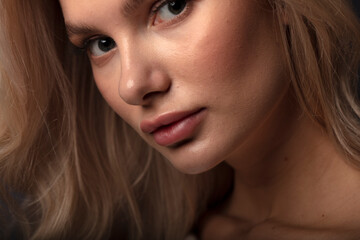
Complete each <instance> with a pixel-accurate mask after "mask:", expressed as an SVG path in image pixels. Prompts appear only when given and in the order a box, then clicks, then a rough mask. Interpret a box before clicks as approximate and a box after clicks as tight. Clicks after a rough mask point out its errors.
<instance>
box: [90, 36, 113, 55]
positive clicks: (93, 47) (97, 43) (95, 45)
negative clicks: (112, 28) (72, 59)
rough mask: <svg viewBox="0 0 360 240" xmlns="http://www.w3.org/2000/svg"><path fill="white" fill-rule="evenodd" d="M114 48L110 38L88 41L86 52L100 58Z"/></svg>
mask: <svg viewBox="0 0 360 240" xmlns="http://www.w3.org/2000/svg"><path fill="white" fill-rule="evenodd" d="M115 47H116V43H115V41H114V40H113V39H112V38H110V37H103V38H97V39H93V40H90V42H89V43H88V50H89V52H90V54H91V55H93V56H95V57H100V56H102V55H104V54H106V53H107V52H109V51H111V50H112V49H113V48H115Z"/></svg>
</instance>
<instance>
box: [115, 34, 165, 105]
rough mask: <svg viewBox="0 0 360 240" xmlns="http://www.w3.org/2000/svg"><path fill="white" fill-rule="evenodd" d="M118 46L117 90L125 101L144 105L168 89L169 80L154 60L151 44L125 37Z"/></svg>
mask: <svg viewBox="0 0 360 240" xmlns="http://www.w3.org/2000/svg"><path fill="white" fill-rule="evenodd" d="M118 47H119V46H118ZM119 48H120V55H121V76H120V82H119V89H118V91H119V95H120V97H121V98H122V99H123V100H124V101H125V102H126V103H128V104H130V105H146V104H149V102H151V99H153V98H155V97H156V96H161V95H163V94H165V93H166V92H167V91H168V90H169V89H170V85H171V81H170V79H169V77H168V75H167V74H166V72H165V71H164V70H161V68H160V66H159V64H158V61H156V60H155V59H156V57H155V56H156V54H153V52H152V49H151V45H150V46H148V45H146V44H145V46H144V45H142V44H139V42H137V44H136V43H135V42H134V41H130V39H126V40H125V41H123V43H122V45H121V46H120V47H119Z"/></svg>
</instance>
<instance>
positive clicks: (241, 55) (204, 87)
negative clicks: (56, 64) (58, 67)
mask: <svg viewBox="0 0 360 240" xmlns="http://www.w3.org/2000/svg"><path fill="white" fill-rule="evenodd" d="M99 2H102V3H103V2H104V1H95V0H93V1H90V2H89V1H85V0H78V1H76V2H74V1H70V0H62V1H61V4H62V7H63V11H64V15H65V19H66V20H67V21H72V22H76V21H80V22H83V21H86V23H88V24H92V25H95V26H97V27H98V28H99V29H103V31H104V32H105V33H107V34H108V35H109V36H110V37H112V38H113V39H114V41H115V42H116V44H117V49H116V51H114V53H113V54H112V56H111V58H110V59H107V60H106V63H105V64H101V65H100V66H98V65H97V64H94V62H93V73H94V77H95V80H96V84H97V86H98V88H99V89H100V91H101V93H102V95H103V96H104V98H105V99H106V100H107V102H108V103H109V104H110V106H112V108H113V109H114V110H115V111H116V112H117V113H118V114H119V115H120V116H122V117H123V118H124V119H125V120H126V121H127V122H128V123H129V124H130V125H131V126H133V127H134V128H135V130H137V131H138V132H139V134H140V135H141V136H142V137H143V138H144V139H145V140H146V141H147V142H148V143H149V144H150V145H152V146H153V147H155V148H156V149H157V150H158V151H160V152H161V153H162V154H163V155H165V156H166V157H167V158H168V159H169V160H170V161H171V163H172V164H173V165H174V166H175V167H177V168H178V169H180V170H181V171H183V172H187V173H199V172H203V171H206V170H208V169H210V168H212V167H213V166H215V165H217V164H218V163H220V162H221V161H224V160H226V159H228V158H231V157H233V158H234V157H235V156H232V153H233V151H234V150H235V149H236V148H237V147H238V146H239V145H241V144H242V143H243V142H244V141H246V139H247V137H248V135H249V134H250V133H251V132H252V131H253V130H254V129H255V128H256V127H257V126H259V125H260V124H261V123H262V121H264V119H265V118H266V116H267V114H268V113H269V112H270V111H271V110H272V109H273V108H274V106H275V104H276V103H277V102H278V101H279V99H280V98H281V97H282V95H283V93H284V91H286V89H287V86H288V83H287V79H286V78H284V74H283V65H284V64H283V60H282V55H281V49H280V48H279V45H280V44H279V43H278V42H277V41H276V36H275V30H274V27H273V26H272V23H273V16H272V14H271V12H270V11H268V10H267V11H266V10H264V6H262V7H259V6H258V3H256V2H257V1H238V0H225V1H217V0H200V1H194V4H193V5H192V7H191V11H190V13H189V14H188V16H186V17H184V19H183V20H181V21H180V22H178V23H175V24H173V25H171V26H167V27H162V26H161V24H159V25H157V26H156V27H149V28H146V26H144V24H143V23H139V22H140V21H139V22H137V21H135V22H134V21H133V22H131V20H127V19H124V18H123V17H122V16H121V15H120V14H119V13H116V12H114V10H113V9H118V6H119V4H120V3H121V2H122V1H115V0H106V4H99ZM93 9H96V11H93ZM112 14H115V15H113V16H112V17H110V16H111V15H112ZM149 92H156V94H152V97H151V98H150V99H147V100H148V102H147V103H146V104H147V106H146V108H145V107H144V104H145V103H144V102H141V100H139V99H141V97H142V96H143V95H144V94H146V93H149ZM196 108H206V109H207V116H206V118H205V120H204V121H203V123H202V124H201V126H199V129H198V131H196V132H195V133H194V134H193V136H192V141H190V142H189V143H188V144H186V145H183V146H181V147H179V148H168V147H162V146H159V145H157V144H156V143H155V142H154V140H153V138H152V136H151V135H146V134H144V133H142V132H141V130H140V129H139V125H140V123H141V121H142V120H144V119H148V118H150V117H154V116H157V115H159V114H161V113H164V112H171V111H185V110H193V109H196ZM224 126H226V127H224Z"/></svg>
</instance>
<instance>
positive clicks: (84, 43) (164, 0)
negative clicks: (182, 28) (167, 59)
mask: <svg viewBox="0 0 360 240" xmlns="http://www.w3.org/2000/svg"><path fill="white" fill-rule="evenodd" d="M193 1H194V0H187V1H186V7H185V9H184V10H183V12H182V13H181V14H179V15H178V16H177V17H175V18H173V19H172V20H170V21H169V22H168V23H164V24H169V25H170V24H171V23H173V22H175V21H177V20H179V18H182V17H185V16H186V15H188V12H189V10H190V7H191V6H190V5H191V3H192V2H193ZM170 2H172V0H159V1H157V2H155V3H154V4H153V6H152V7H151V10H150V17H149V18H150V19H151V22H152V23H153V22H154V17H155V16H156V14H157V13H158V12H159V11H160V9H161V8H162V7H164V6H165V5H166V4H170ZM105 37H107V36H105V35H96V36H91V37H88V38H84V39H82V40H81V42H80V46H76V45H75V48H76V50H77V51H76V52H78V51H80V52H87V51H88V49H89V46H90V44H91V43H92V41H96V40H98V39H101V38H105Z"/></svg>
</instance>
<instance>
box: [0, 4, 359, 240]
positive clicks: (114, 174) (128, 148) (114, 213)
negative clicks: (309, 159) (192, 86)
mask: <svg viewBox="0 0 360 240" xmlns="http://www.w3.org/2000/svg"><path fill="white" fill-rule="evenodd" d="M269 2H270V4H271V5H272V10H273V11H274V16H275V17H274V21H275V22H276V23H277V24H278V26H279V28H280V29H281V31H280V32H281V38H282V42H283V46H284V52H285V54H286V56H287V58H288V69H289V72H290V74H291V77H292V86H293V89H294V91H295V92H296V94H297V98H298V101H299V104H300V106H301V107H302V108H303V109H304V111H305V112H306V113H308V114H309V115H310V116H311V117H312V119H314V120H315V121H317V122H319V123H320V124H321V125H322V126H323V127H324V128H325V129H326V130H327V132H328V133H329V135H330V136H332V137H333V138H334V139H335V140H336V141H337V143H338V146H339V147H340V148H341V149H342V150H343V151H344V153H346V155H347V156H349V159H351V160H352V161H354V162H357V163H358V162H359V161H360V152H359V151H360V136H359V129H360V109H359V98H357V94H358V93H357V84H358V82H357V68H358V66H359V63H360V57H359V53H360V43H359V41H360V28H359V21H358V19H357V18H356V16H355V15H354V13H353V12H352V11H351V9H350V8H349V4H348V3H347V2H346V1H344V0H269ZM0 11H1V12H0V28H1V29H0V34H1V35H0V63H1V64H0V178H1V181H2V186H1V196H2V197H3V198H4V199H5V200H6V202H7V204H8V205H9V206H10V207H11V209H13V211H14V214H15V213H16V216H15V217H16V219H18V221H19V222H20V223H21V225H22V226H23V232H24V235H25V237H27V238H30V237H31V239H67V238H71V239H103V238H108V237H109V236H110V234H115V233H114V232H112V228H113V229H115V228H119V229H120V230H119V232H120V234H121V235H120V236H121V237H122V238H123V239H142V238H143V237H145V236H146V239H174V240H176V239H183V238H184V236H185V235H186V233H187V232H188V231H189V230H190V229H191V227H192V226H193V225H194V223H195V222H196V220H197V218H198V217H199V215H200V214H201V213H202V212H203V211H204V210H205V209H206V207H207V206H208V205H209V204H211V203H212V202H214V201H216V200H217V199H219V198H221V196H223V195H224V194H225V193H226V191H227V190H228V189H229V186H230V182H231V181H230V180H231V179H230V178H229V179H223V177H222V176H223V175H224V174H223V173H224V172H228V171H231V170H230V169H229V168H228V167H227V166H225V165H220V166H218V167H216V168H215V169H213V170H211V171H209V172H207V173H204V174H200V175H196V176H189V175H185V174H182V173H179V172H178V171H176V170H175V169H174V168H173V167H172V166H170V165H169V163H168V162H167V161H166V160H165V159H163V157H161V156H160V155H159V154H158V153H157V152H155V151H154V150H152V149H151V148H150V147H148V146H147V145H146V144H145V143H144V142H143V141H142V140H141V139H140V137H138V136H137V134H136V133H135V132H134V131H133V130H132V129H131V128H130V127H128V126H127V125H126V124H125V123H124V122H123V121H122V120H121V119H120V118H119V117H118V116H117V115H116V114H115V113H114V112H113V111H112V110H111V109H110V107H109V106H108V105H107V104H106V102H105V101H104V100H103V98H102V97H101V95H100V93H99V92H98V90H97V89H96V87H95V85H94V82H93V81H92V76H91V69H90V65H89V63H88V60H87V58H86V56H84V55H83V54H78V55H74V54H73V53H72V50H71V46H70V45H69V43H68V41H67V40H66V34H65V29H64V24H63V19H62V15H61V10H60V7H59V3H58V1H49V0H39V1H31V2H30V1H25V0H1V1H0ZM230 176H231V174H230ZM224 186H226V187H224ZM14 192H19V193H22V194H23V195H24V196H25V197H24V198H23V199H20V200H17V201H15V202H14V197H13V193H14Z"/></svg>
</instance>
